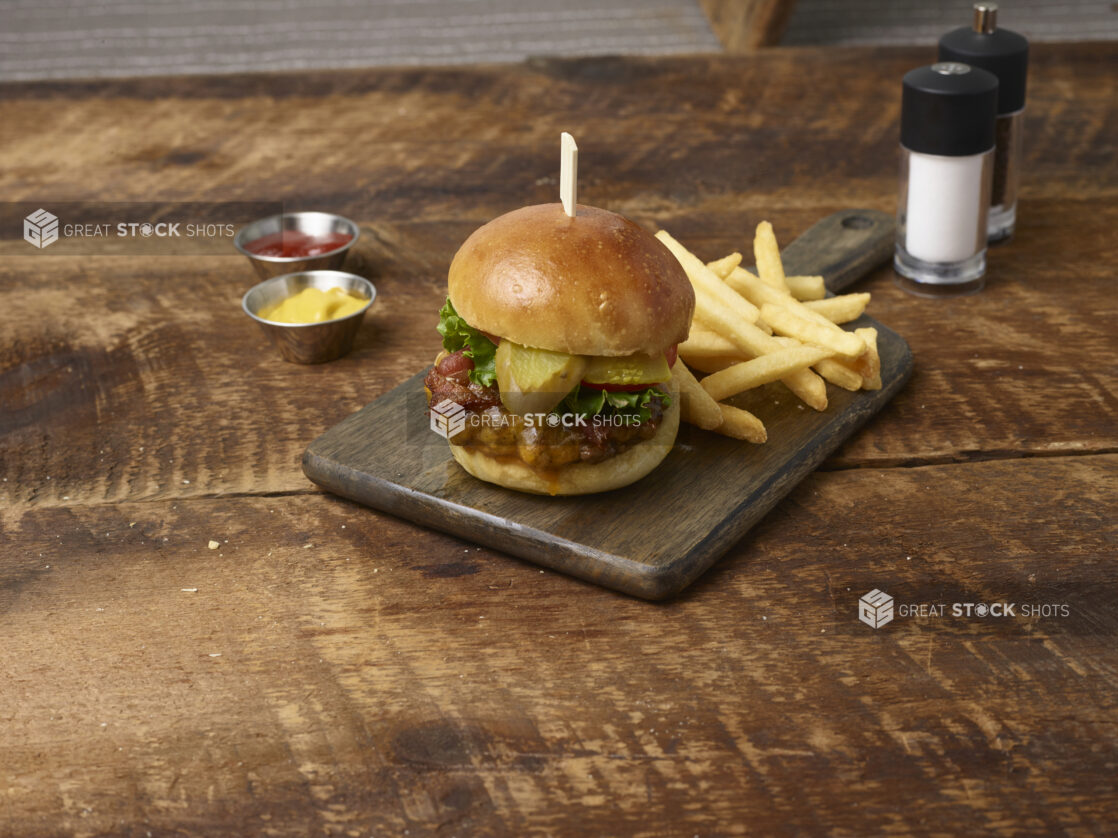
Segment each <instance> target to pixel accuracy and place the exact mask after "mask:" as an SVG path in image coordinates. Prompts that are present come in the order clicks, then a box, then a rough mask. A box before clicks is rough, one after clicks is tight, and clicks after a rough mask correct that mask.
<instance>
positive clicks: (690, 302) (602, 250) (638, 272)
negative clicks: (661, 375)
mask: <svg viewBox="0 0 1118 838" xmlns="http://www.w3.org/2000/svg"><path fill="white" fill-rule="evenodd" d="M447 284H448V291H449V296H450V301H451V303H453V305H454V308H455V310H456V311H457V312H458V314H459V316H461V317H462V319H464V320H465V321H466V322H467V323H469V324H470V325H471V326H473V327H474V328H475V329H480V330H481V331H483V332H488V333H489V334H491V335H496V336H497V337H500V338H507V339H508V340H511V341H513V342H514V343H519V344H521V345H523V346H532V347H536V348H538V349H550V350H552V351H554V352H566V353H569V354H571V355H600V356H610V357H613V356H619V355H632V354H634V353H636V352H646V353H649V354H656V353H659V352H663V351H664V350H665V349H666V348H667V347H669V346H672V345H673V344H676V343H682V342H683V341H685V340H686V339H687V332H688V330H689V328H690V325H691V314H692V312H693V311H694V308H695V293H694V291H693V290H692V288H691V282H690V281H689V280H688V279H687V275H686V274H685V273H684V272H683V268H682V267H681V266H680V264H679V262H678V261H677V260H676V258H675V256H673V255H672V253H671V251H670V250H668V249H667V247H665V246H664V245H663V244H661V243H660V241H659V240H657V239H656V237H655V236H653V235H651V234H650V233H648V232H647V231H645V230H644V229H643V228H641V227H639V226H638V225H636V224H634V223H633V222H632V221H629V220H628V219H627V218H624V217H623V216H620V215H618V214H617V213H613V212H609V211H607V210H603V209H598V208H596V207H588V206H583V205H582V204H579V205H578V208H577V212H576V214H575V217H574V218H571V217H570V216H568V215H567V214H566V213H565V212H563V205H562V204H537V205H535V206H530V207H523V208H522V209H518V210H513V211H512V212H509V213H506V214H505V215H502V216H499V217H497V218H495V219H493V220H492V221H490V222H489V223H488V224H486V225H484V226H483V227H480V228H478V229H477V230H476V231H474V233H473V234H472V235H471V236H470V237H469V238H468V239H466V242H465V243H464V244H463V245H462V247H461V249H460V250H459V251H458V253H457V255H456V256H455V257H454V261H453V262H452V263H451V266H450V274H449V276H448V283H447Z"/></svg>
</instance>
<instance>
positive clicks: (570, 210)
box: [559, 131, 578, 218]
mask: <svg viewBox="0 0 1118 838" xmlns="http://www.w3.org/2000/svg"><path fill="white" fill-rule="evenodd" d="M559 200H561V201H562V202H563V212H565V213H566V214H567V215H569V216H570V217H571V218H574V217H575V205H576V204H577V203H578V145H576V144H575V138H574V137H572V136H571V135H570V134H568V133H567V132H566V131H564V132H563V133H562V135H561V136H560V140H559Z"/></svg>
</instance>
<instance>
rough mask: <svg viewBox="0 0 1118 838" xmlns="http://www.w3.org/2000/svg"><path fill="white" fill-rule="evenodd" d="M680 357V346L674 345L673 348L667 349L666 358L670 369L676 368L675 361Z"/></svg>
mask: <svg viewBox="0 0 1118 838" xmlns="http://www.w3.org/2000/svg"><path fill="white" fill-rule="evenodd" d="M678 355H679V344H678V343H673V344H672V345H671V346H669V347H668V348H667V351H665V352H664V357H665V358H666V359H667V361H668V366H669V367H674V366H675V359H676V357H677V356H678Z"/></svg>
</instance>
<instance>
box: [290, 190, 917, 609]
mask: <svg viewBox="0 0 1118 838" xmlns="http://www.w3.org/2000/svg"><path fill="white" fill-rule="evenodd" d="M892 249H893V222H892V219H891V218H890V217H888V216H886V215H885V214H884V213H880V212H876V211H872V210H847V211H844V212H840V213H835V214H834V215H831V216H828V217H827V218H826V219H824V220H823V221H821V222H819V223H818V224H816V225H815V226H814V227H812V228H811V229H810V230H808V231H807V232H806V233H804V235H803V236H801V237H800V238H799V239H797V240H796V241H795V242H793V243H792V244H790V245H789V246H788V247H787V248H786V250H785V252H784V260H785V265H786V268H787V271H788V273H789V274H822V275H823V276H824V277H825V279H826V280H827V285H828V288H830V289H831V290H840V289H841V288H843V287H845V286H846V285H848V284H849V283H851V282H853V281H854V280H856V279H858V278H859V277H861V276H863V275H864V274H865V273H866V272H867V271H869V270H871V269H872V268H874V267H876V266H877V265H880V264H881V263H882V262H883V261H885V259H887V258H889V256H890V255H891V254H892ZM865 325H872V326H875V327H876V328H877V330H878V349H879V352H880V354H881V377H882V382H883V387H882V389H880V390H878V391H860V392H857V393H850V392H847V391H846V390H842V389H840V388H838V387H835V386H833V385H828V386H827V395H828V398H829V400H830V405H829V407H828V408H827V410H826V411H825V412H822V413H819V412H816V411H814V410H811V409H810V408H807V407H805V406H802V405H801V403H800V402H799V400H798V399H797V398H796V397H795V396H793V395H792V394H791V393H790V392H789V391H788V390H786V389H785V388H784V386H783V385H782V384H771V385H768V386H767V387H764V388H761V389H759V390H756V391H752V392H749V393H745V394H742V395H741V396H739V397H737V398H736V399H734V400H733V403H734V404H738V405H739V406H741V407H744V408H746V409H748V410H751V411H753V412H754V413H756V414H757V415H758V416H760V417H761V419H762V420H763V421H764V422H765V426H766V428H767V429H768V435H769V441H768V442H767V443H766V444H764V445H751V444H749V443H746V442H742V441H740V440H735V439H728V438H726V437H723V436H719V435H718V434H714V433H709V432H706V431H701V430H699V429H697V428H694V427H692V426H691V425H687V424H682V425H681V426H680V432H679V436H678V438H677V441H676V445H675V447H674V448H673V450H672V451H671V453H669V455H668V456H667V458H665V460H664V462H663V463H662V464H661V465H660V466H659V467H658V468H657V469H656V470H655V471H654V472H652V474H650V475H648V476H647V477H645V478H644V479H642V480H640V481H638V482H637V483H635V484H633V485H631V486H627V487H625V488H623V489H617V490H615V491H612V492H606V493H602V494H598V495H586V496H580V497H543V496H535V495H528V494H522V493H520V492H514V491H511V490H507V489H503V488H500V487H498V486H494V485H491V484H489V483H485V482H482V481H480V480H477V479H475V478H473V477H471V476H470V475H468V474H466V473H465V472H464V471H462V469H461V468H459V467H458V465H457V463H455V462H454V460H453V459H452V458H451V456H450V453H449V450H448V447H447V443H446V440H445V439H443V438H442V437H440V436H438V435H437V434H435V433H433V432H432V431H431V430H430V428H429V425H428V418H427V415H426V400H425V397H424V392H423V377H424V374H425V371H423V372H419V373H417V374H416V375H415V376H413V377H412V378H410V379H408V380H407V381H405V382H403V383H402V384H400V385H399V386H398V387H396V388H395V389H394V390H392V391H390V392H388V393H386V394H385V395H383V396H381V397H380V398H378V399H377V400H376V401H374V402H372V403H371V404H369V405H367V406H366V407H364V408H363V409H362V410H360V411H358V412H357V413H355V414H353V415H352V416H350V417H348V418H347V419H345V420H343V421H342V422H340V423H339V424H337V425H335V426H334V427H333V428H331V429H330V430H328V431H327V432H326V433H324V434H323V435H322V436H320V437H319V438H318V439H316V440H315V441H314V442H312V443H311V444H310V446H308V448H307V450H306V452H305V453H304V455H303V471H304V472H305V473H306V475H307V477H309V478H310V479H311V480H312V481H314V482H315V483H317V484H318V485H319V486H321V487H322V488H323V489H326V490H327V491H330V492H334V493H335V494H338V495H342V496H344V497H347V498H352V499H353V500H356V501H358V502H359V503H363V504H366V505H367V506H371V507H374V508H376V509H380V510H383V511H385V512H388V513H391V514H393V515H397V516H399V517H401V518H406V519H408V520H411V521H414V522H416V523H418V524H422V525H424V526H428V527H432V528H434V529H438V530H443V531H445V532H448V533H452V534H454V535H457V536H460V537H462V538H464V539H467V540H468V541H471V542H475V543H478V544H484V545H486V546H489V547H493V548H496V549H498V550H502V551H504V552H506V553H510V554H512V555H514V556H519V557H521V558H524V559H527V560H529V561H531V562H535V563H536V564H539V565H543V566H545V567H549V568H553V569H555V570H561V571H563V572H564V573H569V574H571V575H573V576H577V577H580V578H582V579H586V580H588V581H591V582H595V583H597V584H599V585H604V586H606V587H609V588H613V589H615V590H618V591H622V592H624V593H627V594H632V595H633V596H637V597H643V598H645V599H662V598H664V597H668V596H671V595H673V594H676V593H678V592H679V591H681V590H683V589H684V588H686V587H687V586H688V585H689V584H691V582H693V581H694V580H695V579H696V578H698V577H699V575H700V574H702V573H703V571H705V570H706V569H707V568H709V567H710V566H711V565H712V564H713V563H714V562H715V561H716V560H717V559H718V557H719V556H721V555H722V554H723V553H724V552H726V550H728V549H729V548H730V546H731V545H733V544H734V542H736V541H737V540H738V539H740V538H741V537H742V536H743V535H744V534H745V533H746V532H747V531H748V530H749V528H750V527H752V526H753V525H754V524H755V523H757V521H759V520H760V519H761V518H762V517H763V516H764V515H765V513H766V512H768V511H769V510H770V509H771V508H772V507H773V506H774V505H775V504H776V503H777V502H778V501H779V500H780V499H781V498H782V497H784V495H786V494H787V493H788V492H789V491H791V489H792V488H793V487H794V486H795V485H796V484H797V483H798V482H799V481H800V480H801V479H802V478H803V477H804V476H805V475H806V474H808V473H809V472H811V471H812V470H813V469H814V468H815V467H816V466H818V465H819V463H820V462H821V461H822V460H823V459H824V458H826V456H827V455H828V454H830V453H831V451H833V450H834V449H835V448H836V447H837V446H838V445H839V444H840V443H841V442H842V441H843V440H845V439H846V438H847V437H848V436H850V434H852V433H853V432H854V431H855V430H856V429H857V428H858V427H859V426H860V425H862V424H863V423H864V422H865V421H866V420H867V419H869V418H870V417H871V416H872V415H873V414H874V413H876V412H877V411H878V410H880V409H881V407H882V406H883V405H885V403H886V402H888V401H889V399H891V398H892V397H893V395H894V394H895V393H896V392H897V391H898V390H900V388H901V387H902V386H903V385H904V382H905V381H906V380H907V379H908V376H909V374H910V373H911V371H912V354H911V352H910V351H909V348H908V345H907V344H906V343H905V341H904V340H903V339H902V338H901V337H900V336H899V335H897V334H896V333H895V332H893V331H891V330H890V329H888V328H886V327H884V326H882V325H881V324H880V323H877V322H876V321H874V320H872V319H871V318H868V317H862V318H861V319H860V320H859V321H857V322H856V323H853V324H847V326H846V328H854V327H855V326H865Z"/></svg>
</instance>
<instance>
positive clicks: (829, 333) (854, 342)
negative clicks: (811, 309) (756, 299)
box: [761, 303, 866, 359]
mask: <svg viewBox="0 0 1118 838" xmlns="http://www.w3.org/2000/svg"><path fill="white" fill-rule="evenodd" d="M761 316H762V317H763V318H764V319H765V322H766V323H768V324H769V325H770V326H772V327H773V331H774V332H776V333H777V334H781V335H788V336H789V337H794V338H796V340H799V341H802V342H804V343H812V344H815V345H816V346H823V347H826V348H827V349H830V350H832V354H835V355H841V356H842V357H844V358H848V359H854V358H857V357H858V356H859V355H861V354H862V353H863V352H865V351H866V342H865V341H864V340H863V339H862V338H861V337H860V336H859V335H857V334H856V333H854V332H847V331H844V330H842V329H840V328H839V327H838V326H836V325H835V324H833V323H831V322H829V321H824V322H825V323H826V325H824V324H823V323H820V322H818V321H817V320H815V319H814V318H815V317H817V316H818V315H813V316H812V317H811V318H808V317H803V316H801V315H800V314H799V313H798V312H794V311H792V310H791V309H789V308H786V307H785V306H781V305H773V304H772V303H765V304H764V305H763V306H762V307H761Z"/></svg>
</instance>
